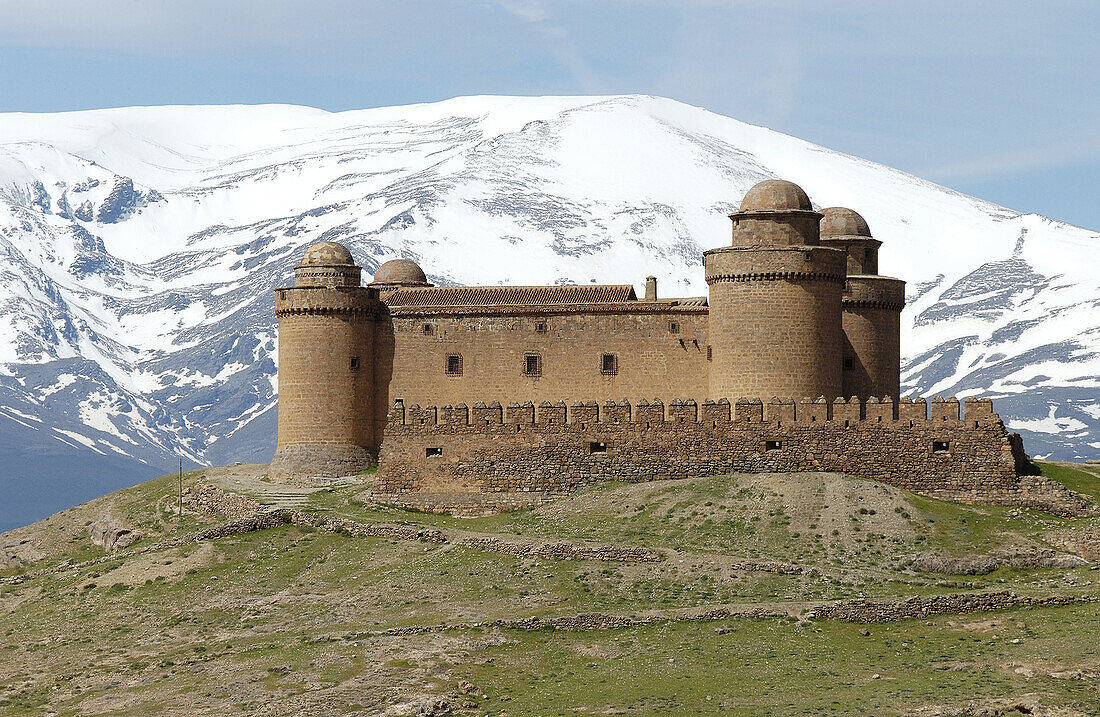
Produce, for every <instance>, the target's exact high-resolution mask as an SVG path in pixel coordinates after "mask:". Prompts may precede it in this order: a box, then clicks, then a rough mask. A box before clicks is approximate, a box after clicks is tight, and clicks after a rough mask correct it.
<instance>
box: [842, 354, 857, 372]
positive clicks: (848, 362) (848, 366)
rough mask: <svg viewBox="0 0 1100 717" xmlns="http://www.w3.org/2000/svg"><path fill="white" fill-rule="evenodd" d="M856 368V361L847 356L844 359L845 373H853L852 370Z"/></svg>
mask: <svg viewBox="0 0 1100 717" xmlns="http://www.w3.org/2000/svg"><path fill="white" fill-rule="evenodd" d="M855 367H856V362H855V359H853V358H852V357H851V356H845V357H844V370H845V371H852V370H854V369H855Z"/></svg>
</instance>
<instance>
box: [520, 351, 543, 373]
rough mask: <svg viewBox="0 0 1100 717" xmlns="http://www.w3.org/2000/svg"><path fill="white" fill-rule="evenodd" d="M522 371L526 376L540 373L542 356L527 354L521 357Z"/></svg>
mask: <svg viewBox="0 0 1100 717" xmlns="http://www.w3.org/2000/svg"><path fill="white" fill-rule="evenodd" d="M523 373H524V375H526V376H541V375H542V356H540V355H539V354H527V355H525V356H524V357H523Z"/></svg>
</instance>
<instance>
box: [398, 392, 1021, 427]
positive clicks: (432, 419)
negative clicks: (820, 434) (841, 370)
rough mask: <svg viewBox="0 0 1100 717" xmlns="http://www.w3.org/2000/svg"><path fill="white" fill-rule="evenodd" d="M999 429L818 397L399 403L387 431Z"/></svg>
mask: <svg viewBox="0 0 1100 717" xmlns="http://www.w3.org/2000/svg"><path fill="white" fill-rule="evenodd" d="M1000 421H1001V419H1000V416H998V415H997V414H996V413H994V412H993V402H992V401H991V400H990V399H988V398H967V399H965V400H964V401H962V402H960V401H959V399H958V398H955V397H954V396H950V397H947V398H944V397H942V396H936V397H935V398H933V399H932V400H931V401H929V400H927V399H925V398H911V397H904V398H902V399H901V400H899V401H894V399H893V398H892V397H890V396H884V397H882V398H874V397H872V398H869V399H867V400H865V401H861V400H860V399H858V398H856V397H855V396H853V397H851V398H848V399H844V398H837V399H835V400H833V401H828V400H827V399H825V398H824V397H818V398H802V399H799V400H795V399H793V398H778V397H772V398H771V399H769V400H767V401H764V400H762V399H750V398H740V399H738V400H737V401H736V402H735V403H731V402H730V401H729V400H728V399H725V398H723V399H719V400H718V401H714V400H712V399H709V398H708V399H706V400H704V401H703V402H702V403H698V402H697V401H696V400H695V399H690V398H689V399H687V400H681V399H673V400H672V401H670V402H669V403H668V404H665V403H663V402H662V401H660V400H654V401H652V402H650V401H647V400H645V399H641V400H639V401H637V402H636V403H633V404H632V403H631V402H630V401H628V400H626V399H623V400H622V401H621V402H617V401H606V402H604V403H603V404H602V405H601V404H599V403H598V402H596V401H574V402H573V403H572V404H569V405H567V404H566V403H565V402H564V401H557V402H551V401H542V402H541V403H539V404H538V405H536V404H534V403H532V402H530V401H528V402H526V403H518V402H513V403H509V404H508V406H507V409H504V408H502V405H501V404H500V403H498V402H496V401H494V402H492V403H490V404H488V405H486V404H485V403H476V404H474V406H473V408H469V407H467V405H466V404H464V403H460V404H458V405H456V406H450V405H447V406H420V405H418V404H412V405H410V406H405V405H404V404H403V403H401V402H398V403H397V404H395V405H394V407H393V409H392V410H391V411H390V414H389V417H388V424H389V426H390V427H391V428H398V427H401V426H436V425H441V426H471V427H476V426H494V425H495V426H499V425H502V424H506V423H507V424H520V425H539V426H554V425H557V426H564V425H575V424H584V425H589V424H603V423H608V424H615V425H622V424H642V425H645V426H646V427H648V428H652V427H654V426H660V425H665V424H668V425H677V424H684V423H691V424H696V423H697V424H711V426H712V427H713V426H716V425H718V424H729V423H733V424H750V425H751V424H770V425H776V426H783V425H790V424H797V425H806V426H813V425H823V424H827V423H828V424H834V425H835V424H839V425H843V426H853V425H855V424H859V423H874V424H881V425H883V426H886V427H890V428H912V427H915V426H917V425H921V426H925V427H928V426H938V425H953V424H961V423H963V422H967V423H970V424H972V425H974V426H975V427H977V426H983V425H995V424H999V423H1000Z"/></svg>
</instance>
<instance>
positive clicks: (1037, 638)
mask: <svg viewBox="0 0 1100 717" xmlns="http://www.w3.org/2000/svg"><path fill="white" fill-rule="evenodd" d="M1042 470H1043V472H1044V474H1045V475H1047V476H1048V477H1051V478H1054V479H1056V480H1059V481H1062V482H1064V483H1065V484H1066V485H1068V486H1070V487H1071V488H1073V489H1074V490H1077V491H1079V492H1081V493H1083V494H1085V495H1088V496H1089V497H1090V498H1092V499H1094V500H1095V499H1096V498H1097V497H1100V475H1098V471H1097V469H1096V468H1095V467H1092V466H1071V465H1067V464H1043V466H1042ZM261 476H262V467H253V466H238V467H230V468H224V469H211V470H208V471H197V472H192V473H188V474H185V480H184V483H185V488H186V490H187V492H188V495H187V501H186V503H185V510H184V514H183V516H182V518H181V517H179V516H178V515H177V514H176V510H177V503H176V499H177V497H176V491H177V486H176V479H175V477H174V476H168V477H164V478H160V479H156V480H152V481H149V482H146V483H143V484H140V485H138V486H135V487H133V488H130V489H127V490H123V491H120V492H118V493H114V494H111V495H109V496H104V497H103V498H99V499H97V500H94V501H91V502H89V503H86V504H84V505H82V506H78V507H76V508H73V509H70V510H67V511H64V512H62V513H58V514H56V515H54V516H52V517H50V518H48V519H47V520H45V521H42V522H40V523H36V524H35V525H32V526H28V527H27V528H21V529H19V530H16V531H12V532H10V533H6V534H4V535H3V536H0V560H2V561H4V562H3V565H6V567H4V568H3V569H2V570H0V635H2V636H3V639H2V640H0V712H2V713H4V714H22V713H27V714H31V713H34V714H38V713H43V712H51V713H54V714H134V715H138V714H142V715H144V714H149V713H154V712H163V713H169V714H175V713H198V714H207V713H218V714H271V715H283V714H345V713H364V714H394V715H398V714H410V715H417V714H448V713H454V714H478V715H481V714H493V715H499V714H507V715H530V714H537V715H543V714H570V715H572V714H593V713H595V714H764V713H769V714H814V715H816V714H859V715H864V714H922V715H939V714H945V715H946V714H999V713H1004V714H1013V713H1031V714H1049V715H1076V714H1095V713H1097V712H1100V639H1098V638H1100V602H1093V601H1094V600H1100V572H1096V570H1095V569H1094V563H1093V562H1092V561H1097V560H1100V518H1097V517H1090V518H1076V519H1067V518H1059V517H1055V516H1052V515H1049V514H1046V513H1042V512H1039V511H1035V510H1026V509H1016V508H999V507H981V506H961V505H956V504H952V503H945V502H942V501H937V500H932V499H928V498H923V497H920V496H916V495H914V494H911V493H907V492H905V491H900V490H897V489H894V488H891V487H889V486H884V485H880V484H877V483H872V482H867V481H862V480H856V479H851V478H845V477H842V476H837V475H830V474H796V475H753V476H747V475H738V476H724V477H718V478H700V479H692V480H686V481H674V482H660V483H644V484H622V483H607V484H601V485H598V486H594V487H591V488H589V489H586V490H584V491H582V492H580V493H578V494H576V495H574V496H572V497H569V498H566V499H562V500H559V501H556V502H553V503H549V504H546V505H543V506H541V507H538V508H535V509H532V510H526V511H519V512H515V513H509V514H503V515H496V516H490V517H481V518H469V519H462V518H454V517H451V516H448V515H436V514H430V513H419V512H415V511H408V510H401V509H397V508H393V507H388V506H384V505H379V504H375V503H373V502H371V501H370V500H369V493H367V492H366V491H365V486H364V485H348V486H344V487H338V488H332V489H325V490H316V491H306V490H299V491H295V490H292V489H284V488H281V487H279V486H273V485H272V484H270V483H267V482H266V481H264V480H263V479H262V477H261ZM368 479H369V477H368ZM240 495H243V496H249V497H250V500H244V499H241V498H239V496H240ZM210 496H214V497H215V498H217V500H216V501H214V506H215V507H221V508H222V509H223V510H224V511H225V512H226V513H228V515H226V514H219V513H218V512H216V511H214V510H211V502H210V501H209V500H207V498H208V497H210ZM235 496H238V497H236V498H235V500H236V502H232V501H230V502H226V501H228V500H229V499H232V498H234V497H235ZM218 501H222V502H221V503H219V502H218ZM252 501H255V502H252ZM226 505H231V506H232V509H228V508H225V506H226ZM255 511H260V512H261V513H262V512H268V511H275V512H272V513H270V514H269V517H268V519H266V520H267V523H266V524H268V525H270V526H272V527H264V528H261V529H256V530H252V529H250V528H252V527H255V526H254V525H252V524H251V523H248V522H247V521H246V522H237V523H233V520H237V519H240V518H241V517H242V516H244V515H246V514H248V513H251V512H255ZM307 523H308V524H307ZM227 524H229V525H231V526H233V527H232V529H219V530H218V531H217V532H218V533H219V534H221V535H222V537H216V536H215V535H213V533H214V532H215V531H214V530H212V529H214V528H217V527H218V526H224V525H227ZM104 528H110V529H113V532H112V531H111V530H108V531H106V532H108V535H110V536H113V535H116V534H117V533H118V531H119V529H123V530H129V531H133V532H131V533H129V534H123V536H122V538H123V539H122V541H121V542H120V543H119V545H125V543H126V542H127V541H128V540H131V539H133V538H134V537H135V536H137V539H136V540H135V541H134V542H132V543H131V544H129V545H125V547H121V548H116V550H114V551H113V552H108V551H105V550H104V548H103V546H102V544H101V543H102V539H101V540H100V541H99V542H96V541H95V540H93V537H92V536H93V535H95V536H100V535H101V534H102V533H103V532H105V531H104ZM203 531H205V532H203ZM108 542H109V540H108ZM979 599H981V600H986V601H987V602H988V601H990V600H991V601H993V603H994V604H995V606H996V607H1003V608H1005V609H997V610H987V609H980V610H978V611H973V612H965V613H960V612H958V610H960V609H966V608H958V607H957V606H958V605H969V604H971V603H974V601H975V600H978V601H979V602H980V600H979ZM837 601H839V605H840V606H839V607H838V608H833V610H834V613H835V614H836V615H837V616H839V617H841V618H848V619H824V618H816V617H813V615H814V614H815V612H818V613H820V612H822V610H823V606H828V605H832V604H834V603H836V602H837ZM968 601H970V602H968ZM1036 601H1047V602H1050V601H1054V602H1059V603H1062V604H1057V605H1055V604H1050V605H1044V606H1028V605H1027V603H1029V602H1036ZM974 604H976V603H974ZM982 604H983V605H984V604H985V603H982ZM884 606H886V607H889V608H890V609H892V610H894V611H895V612H896V611H897V610H901V612H902V613H905V614H911V615H913V617H908V618H905V619H900V620H892V621H889V622H878V621H873V620H876V619H878V618H876V617H875V616H876V615H879V614H881V612H882V610H883V609H885V608H884ZM952 606H956V607H952ZM979 607H980V606H979ZM986 607H988V605H986ZM998 710H999V712H998Z"/></svg>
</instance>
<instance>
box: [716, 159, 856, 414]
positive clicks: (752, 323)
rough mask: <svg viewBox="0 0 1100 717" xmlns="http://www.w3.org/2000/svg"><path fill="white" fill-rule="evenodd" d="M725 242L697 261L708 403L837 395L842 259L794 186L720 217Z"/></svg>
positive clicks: (774, 186) (768, 189) (762, 188)
mask: <svg viewBox="0 0 1100 717" xmlns="http://www.w3.org/2000/svg"><path fill="white" fill-rule="evenodd" d="M730 219H731V220H732V222H733V241H732V245H731V246H728V247H721V248H718V249H711V250H710V251H708V252H705V253H704V254H703V262H704V266H705V271H706V280H707V285H708V286H709V287H710V319H709V329H708V333H709V335H710V337H711V338H710V340H711V349H712V353H711V366H710V370H709V387H710V395H711V397H713V398H716V399H717V398H729V399H731V400H736V399H737V398H740V397H748V398H765V399H766V398H769V397H771V396H781V397H794V398H803V397H813V398H816V397H818V396H825V397H826V398H827V399H829V400H832V399H834V398H836V397H837V396H839V395H840V394H841V388H842V379H841V369H840V367H841V346H842V344H843V338H842V333H841V316H840V313H841V303H840V297H841V292H842V291H843V288H844V276H845V267H844V261H845V258H844V252H843V251H841V250H839V249H835V248H832V247H825V246H821V242H820V235H819V232H820V221H821V214H819V213H817V212H815V211H814V210H813V206H812V205H811V203H810V198H809V197H808V196H806V192H804V191H803V190H802V188H801V187H799V186H798V185H797V184H793V183H792V182H787V181H783V180H768V181H765V182H761V183H759V184H757V185H756V186H754V187H753V188H752V189H750V190H749V192H748V194H746V195H745V198H744V200H743V201H742V202H741V208H740V210H739V211H737V212H734V213H733V214H731V215H730Z"/></svg>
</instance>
